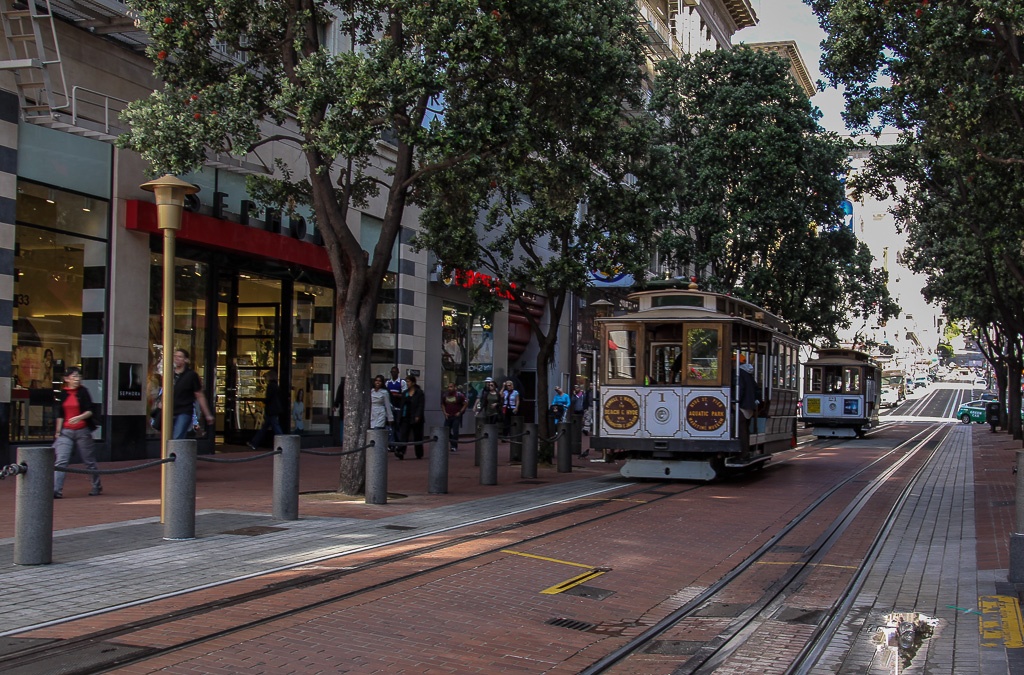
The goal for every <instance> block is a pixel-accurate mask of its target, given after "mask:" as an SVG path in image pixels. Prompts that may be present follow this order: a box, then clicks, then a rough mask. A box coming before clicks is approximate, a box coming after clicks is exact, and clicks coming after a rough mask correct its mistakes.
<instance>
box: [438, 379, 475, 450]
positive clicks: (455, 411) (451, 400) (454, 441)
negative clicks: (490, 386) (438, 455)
mask: <svg viewBox="0 0 1024 675" xmlns="http://www.w3.org/2000/svg"><path fill="white" fill-rule="evenodd" d="M468 406H469V400H468V399H467V398H466V395H465V394H463V393H462V392H461V391H459V390H458V388H457V387H456V386H455V383H454V382H449V383H448V391H447V392H446V393H445V394H444V395H443V396H442V397H441V411H442V412H443V413H444V426H445V427H446V428H447V429H448V446H449V447H450V448H451V451H452V452H456V451H457V450H458V449H459V431H460V430H461V429H462V413H464V412H466V408H467V407H468Z"/></svg>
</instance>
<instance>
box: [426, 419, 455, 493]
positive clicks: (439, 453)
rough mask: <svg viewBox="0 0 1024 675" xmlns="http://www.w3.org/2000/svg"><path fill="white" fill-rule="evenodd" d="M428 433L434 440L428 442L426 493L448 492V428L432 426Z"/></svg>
mask: <svg viewBox="0 0 1024 675" xmlns="http://www.w3.org/2000/svg"><path fill="white" fill-rule="evenodd" d="M430 435H431V436H433V437H434V441H433V442H432V443H431V444H430V466H429V467H428V470H429V480H428V481H427V493H428V494H432V495H446V494H448V453H449V452H450V448H449V447H448V445H449V443H448V429H447V428H445V427H433V428H432V429H431V430H430Z"/></svg>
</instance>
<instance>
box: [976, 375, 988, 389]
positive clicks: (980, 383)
mask: <svg viewBox="0 0 1024 675" xmlns="http://www.w3.org/2000/svg"><path fill="white" fill-rule="evenodd" d="M974 386H975V387H980V388H981V389H988V380H986V379H985V378H984V377H976V378H974Z"/></svg>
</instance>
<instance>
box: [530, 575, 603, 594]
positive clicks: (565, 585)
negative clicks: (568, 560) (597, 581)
mask: <svg viewBox="0 0 1024 675" xmlns="http://www.w3.org/2000/svg"><path fill="white" fill-rule="evenodd" d="M605 572H606V570H599V569H592V570H590V571H589V572H584V573H583V574H581V575H579V576H576V577H573V578H572V579H568V580H566V581H563V582H562V583H560V584H555V585H554V586H552V587H551V588H545V589H544V590H543V591H541V595H555V594H557V593H561V592H563V591H567V590H569V589H570V588H572V587H573V586H579V585H580V584H582V583H583V582H584V581H589V580H590V579H593V578H595V577H599V576H601V575H602V574H604V573H605Z"/></svg>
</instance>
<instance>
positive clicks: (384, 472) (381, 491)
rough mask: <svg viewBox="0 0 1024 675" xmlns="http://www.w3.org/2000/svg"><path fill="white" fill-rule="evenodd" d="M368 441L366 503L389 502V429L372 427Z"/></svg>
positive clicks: (368, 434)
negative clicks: (370, 444) (371, 444)
mask: <svg viewBox="0 0 1024 675" xmlns="http://www.w3.org/2000/svg"><path fill="white" fill-rule="evenodd" d="M366 442H367V443H370V442H372V443H373V446H371V447H369V448H367V449H366V503H367V504H387V503H388V430H387V429H370V430H369V431H367V432H366Z"/></svg>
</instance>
